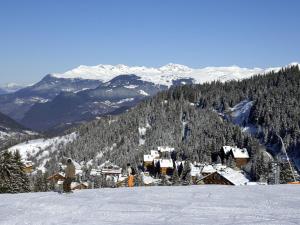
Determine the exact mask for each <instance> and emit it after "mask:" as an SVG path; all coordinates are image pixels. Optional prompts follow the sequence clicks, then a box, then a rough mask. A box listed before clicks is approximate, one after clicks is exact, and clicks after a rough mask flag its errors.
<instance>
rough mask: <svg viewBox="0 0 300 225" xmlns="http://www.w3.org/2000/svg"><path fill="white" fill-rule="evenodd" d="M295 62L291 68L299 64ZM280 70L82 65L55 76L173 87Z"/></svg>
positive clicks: (240, 77)
mask: <svg viewBox="0 0 300 225" xmlns="http://www.w3.org/2000/svg"><path fill="white" fill-rule="evenodd" d="M296 64H297V63H292V64H290V65H289V66H291V65H296ZM279 69H280V67H274V68H266V69H262V68H252V69H249V68H241V67H238V66H229V67H205V68H199V69H198V68H197V69H194V68H190V67H187V66H184V65H180V64H174V63H169V64H167V65H165V66H162V67H158V68H154V67H145V66H132V67H130V66H126V65H123V64H119V65H115V66H114V65H103V64H100V65H97V66H85V65H81V66H79V67H77V68H74V69H72V70H69V71H67V72H64V73H53V74H52V76H54V77H57V78H66V79H68V78H70V79H73V78H81V79H93V80H101V81H103V82H108V81H110V80H111V79H113V78H115V77H116V76H119V75H124V74H135V75H137V76H139V77H140V79H141V80H144V81H148V82H152V83H154V84H160V85H166V86H171V85H172V82H173V80H178V79H181V78H192V79H193V80H194V82H195V83H204V82H210V81H214V80H220V81H228V80H240V79H245V78H249V77H251V76H253V75H255V74H264V73H267V72H270V71H278V70H279Z"/></svg>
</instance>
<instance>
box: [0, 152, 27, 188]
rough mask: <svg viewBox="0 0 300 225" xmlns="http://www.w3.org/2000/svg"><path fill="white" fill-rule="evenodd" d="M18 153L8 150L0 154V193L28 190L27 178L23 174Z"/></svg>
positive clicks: (22, 166)
mask: <svg viewBox="0 0 300 225" xmlns="http://www.w3.org/2000/svg"><path fill="white" fill-rule="evenodd" d="M23 168H24V165H23V163H22V162H21V158H20V154H19V153H18V152H16V153H15V154H14V155H13V154H12V153H10V152H8V151H4V152H2V153H1V154H0V193H19V192H29V191H30V188H29V178H28V176H27V175H26V174H25V172H24V170H23Z"/></svg>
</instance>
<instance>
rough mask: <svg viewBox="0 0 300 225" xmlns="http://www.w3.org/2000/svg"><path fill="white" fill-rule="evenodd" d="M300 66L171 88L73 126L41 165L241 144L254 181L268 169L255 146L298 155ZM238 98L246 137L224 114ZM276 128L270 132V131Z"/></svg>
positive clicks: (196, 156) (202, 158)
mask: <svg viewBox="0 0 300 225" xmlns="http://www.w3.org/2000/svg"><path fill="white" fill-rule="evenodd" d="M299 86H300V72H299V68H298V67H297V66H295V67H290V68H287V69H283V70H281V71H279V72H278V73H274V72H272V73H269V74H266V75H263V76H255V77H253V78H250V79H247V80H242V81H231V82H226V83H221V82H214V83H211V84H203V85H188V86H181V87H176V88H172V89H170V90H168V91H165V92H161V93H159V94H158V95H156V96H155V97H153V98H151V99H148V100H146V101H144V102H142V103H141V104H139V105H138V106H136V107H135V108H132V109H131V110H129V111H128V112H126V113H124V114H122V115H119V116H108V117H104V118H101V119H99V120H95V121H93V122H90V123H87V124H85V125H82V126H81V127H80V128H76V129H77V132H78V133H79V136H78V139H77V140H76V141H74V142H72V143H70V144H69V145H67V146H66V149H65V150H64V151H61V152H60V154H58V155H57V156H55V157H53V159H52V161H50V162H49V163H48V168H49V169H50V170H52V169H54V167H55V165H57V161H59V160H60V159H62V156H67V157H72V158H74V159H75V160H76V161H78V162H82V161H85V162H87V161H90V160H91V161H90V162H92V163H93V164H94V165H99V164H100V163H101V162H103V161H105V160H108V159H109V160H111V161H113V162H115V163H116V164H119V165H120V166H125V164H126V163H127V162H131V163H133V164H135V163H138V162H139V161H140V160H141V159H142V156H143V154H144V153H145V152H148V151H149V150H150V149H154V148H156V147H157V146H166V145H168V146H172V147H174V148H175V149H176V151H177V157H180V158H183V159H185V158H188V159H189V160H191V161H199V162H211V161H212V160H217V158H215V157H214V156H215V155H216V154H215V153H217V152H219V150H220V149H221V147H222V146H223V145H237V146H239V147H246V148H247V149H248V151H249V154H250V158H251V160H250V162H249V164H248V172H250V174H251V176H252V178H253V179H254V180H258V179H259V178H260V177H261V176H262V175H265V173H267V172H268V165H267V164H266V162H268V160H272V159H270V158H269V157H266V154H265V153H264V152H265V149H264V147H260V146H262V145H260V143H261V144H263V145H265V146H267V147H268V148H270V150H273V152H272V154H273V156H276V154H277V153H276V150H278V151H279V150H280V149H281V143H280V141H279V138H278V135H280V136H281V137H282V138H283V141H284V143H285V145H286V147H287V150H288V153H289V155H290V156H292V158H293V159H294V160H295V161H297V159H299V156H300V153H299V143H300V140H299V138H300V132H299V131H300V130H299V105H300V103H299V97H300V88H299ZM243 100H249V101H250V100H251V101H253V107H252V109H251V111H250V115H249V119H247V120H245V121H243V124H242V126H252V127H254V128H255V131H256V133H252V134H251V135H250V134H249V133H248V132H245V131H243V129H241V127H240V126H237V125H235V124H233V123H232V122H230V121H229V120H227V119H224V118H226V112H227V111H228V110H230V109H231V107H233V106H234V105H236V104H238V103H240V102H241V101H243ZM277 134H278V135H277Z"/></svg>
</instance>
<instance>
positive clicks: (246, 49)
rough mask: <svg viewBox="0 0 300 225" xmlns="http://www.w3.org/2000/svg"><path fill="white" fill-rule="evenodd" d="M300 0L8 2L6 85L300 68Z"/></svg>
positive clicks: (1, 27)
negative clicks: (95, 69)
mask: <svg viewBox="0 0 300 225" xmlns="http://www.w3.org/2000/svg"><path fill="white" fill-rule="evenodd" d="M299 8H300V1H297V0H294V1H293V0H290V1H289V0H285V1H281V0H248V1H246V0H206V1H204V0H203V1H202V0H118V1H117V0H94V1H93V0H84V1H83V0H80V1H79V0H48V1H47V0H43V1H40V0H35V1H34V0H26V1H25V0H24V1H23V0H19V1H17V0H0V77H1V81H0V83H6V82H18V83H31V82H35V81H38V80H39V79H40V78H42V76H44V75H45V74H47V73H51V72H63V71H66V70H69V69H71V68H74V67H76V66H78V65H81V64H84V65H97V64H127V65H145V66H161V65H164V64H167V63H169V62H173V63H179V64H185V65H187V66H190V67H205V66H229V65H239V66H242V67H269V66H281V65H286V64H288V63H290V62H294V61H300V44H299V43H300V25H299V23H300V13H299Z"/></svg>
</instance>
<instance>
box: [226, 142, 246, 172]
mask: <svg viewBox="0 0 300 225" xmlns="http://www.w3.org/2000/svg"><path fill="white" fill-rule="evenodd" d="M221 157H222V158H223V159H224V158H225V159H228V158H229V157H232V158H233V159H234V161H235V164H236V166H237V167H238V168H241V167H242V166H244V165H246V164H247V163H248V161H249V154H248V151H247V149H246V148H238V147H236V146H235V147H231V146H223V148H222V151H221Z"/></svg>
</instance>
